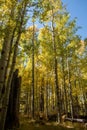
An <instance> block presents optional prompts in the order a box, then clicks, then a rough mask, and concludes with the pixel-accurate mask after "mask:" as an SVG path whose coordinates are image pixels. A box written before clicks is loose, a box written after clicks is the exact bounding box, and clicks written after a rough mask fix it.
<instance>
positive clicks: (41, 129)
mask: <svg viewBox="0 0 87 130" xmlns="http://www.w3.org/2000/svg"><path fill="white" fill-rule="evenodd" d="M16 130H87V128H85V127H83V126H82V125H81V124H77V123H74V124H73V123H70V122H67V123H63V124H58V123H56V122H47V123H45V124H38V123H35V122H33V121H23V122H21V124H20V128H18V129H16Z"/></svg>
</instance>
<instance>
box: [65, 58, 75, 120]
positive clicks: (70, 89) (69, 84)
mask: <svg viewBox="0 0 87 130" xmlns="http://www.w3.org/2000/svg"><path fill="white" fill-rule="evenodd" d="M69 65H70V64H69V61H68V57H67V71H68V87H69V96H70V110H71V118H72V120H73V117H74V115H73V114H74V113H73V97H72V86H71V79H70V66H69Z"/></svg>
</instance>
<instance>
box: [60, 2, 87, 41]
mask: <svg viewBox="0 0 87 130" xmlns="http://www.w3.org/2000/svg"><path fill="white" fill-rule="evenodd" d="M62 1H63V3H64V4H65V5H66V6H67V10H68V12H69V13H70V14H71V19H73V18H75V17H77V25H78V26H81V27H82V28H81V29H79V30H78V32H77V34H79V35H81V36H82V39H84V38H87V0H62Z"/></svg>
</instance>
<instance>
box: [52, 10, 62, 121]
mask: <svg viewBox="0 0 87 130" xmlns="http://www.w3.org/2000/svg"><path fill="white" fill-rule="evenodd" d="M52 43H53V50H54V74H55V88H56V97H57V112H58V122H59V123H60V122H61V111H60V97H59V95H60V94H59V83H58V63H57V53H56V43H55V28H54V12H53V9H52Z"/></svg>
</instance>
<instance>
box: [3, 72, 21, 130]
mask: <svg viewBox="0 0 87 130" xmlns="http://www.w3.org/2000/svg"><path fill="white" fill-rule="evenodd" d="M20 87H21V77H18V70H16V71H15V72H14V74H13V78H12V83H11V90H10V96H9V105H8V110H7V116H6V123H5V128H6V129H8V128H9V129H11V128H14V127H19V97H20Z"/></svg>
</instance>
